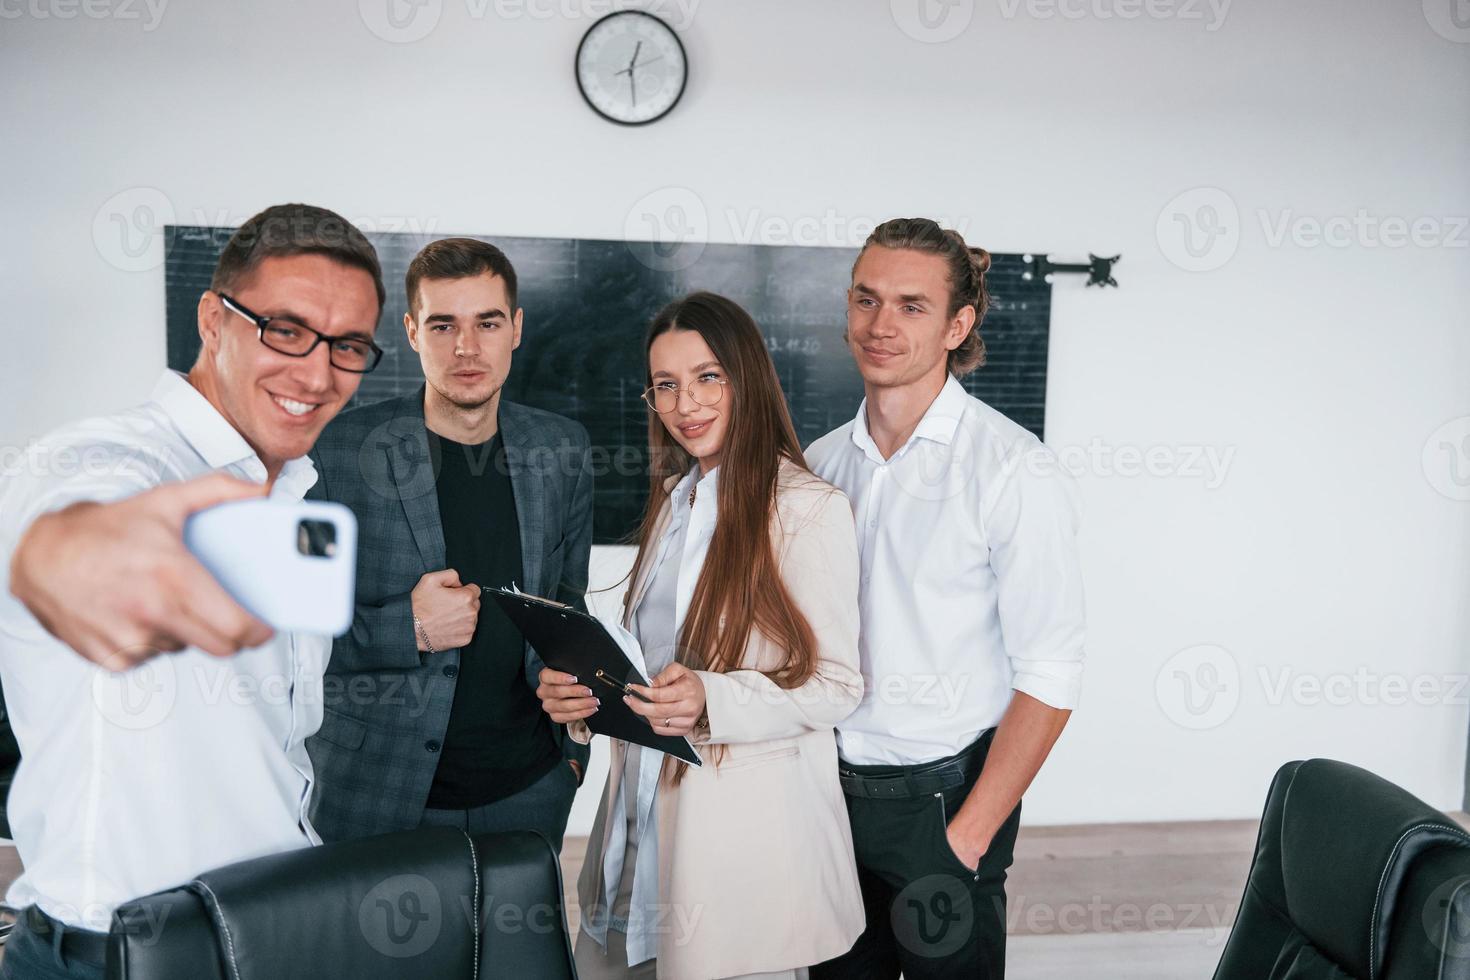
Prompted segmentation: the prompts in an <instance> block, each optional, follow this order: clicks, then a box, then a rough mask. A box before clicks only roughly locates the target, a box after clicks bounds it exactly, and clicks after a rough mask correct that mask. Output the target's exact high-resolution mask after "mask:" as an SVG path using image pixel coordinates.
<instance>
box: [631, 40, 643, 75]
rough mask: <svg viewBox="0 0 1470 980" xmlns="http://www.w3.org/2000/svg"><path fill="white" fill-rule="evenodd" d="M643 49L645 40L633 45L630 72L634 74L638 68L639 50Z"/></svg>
mask: <svg viewBox="0 0 1470 980" xmlns="http://www.w3.org/2000/svg"><path fill="white" fill-rule="evenodd" d="M642 50H643V42H642V41H639V42H638V43H637V44H635V45H633V57H632V58H630V59H628V73H629V74H632V72H633V69H634V68H636V67H638V52H639V51H642Z"/></svg>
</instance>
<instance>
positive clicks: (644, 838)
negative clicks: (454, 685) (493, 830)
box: [583, 466, 720, 966]
mask: <svg viewBox="0 0 1470 980" xmlns="http://www.w3.org/2000/svg"><path fill="white" fill-rule="evenodd" d="M719 472H720V471H719V467H716V468H715V469H713V470H710V472H709V473H707V474H706V475H704V476H703V477H700V476H699V467H698V466H696V467H695V468H694V469H693V470H691V471H690V472H689V473H688V474H687V475H686V476H685V477H684V478H683V479H682V480H680V481H679V483H678V484H676V485H675V487H674V489H673V490H672V491H670V493H671V504H672V513H671V516H670V520H669V524H668V527H667V528H665V529H664V533H663V535H662V537H660V538H659V540H658V542H657V544H656V545H655V551H654V554H655V555H656V556H657V558H656V559H655V564H654V571H653V573H652V575H653V577H652V578H651V579H650V580H649V585H648V589H647V590H646V591H645V593H644V596H643V599H642V601H641V602H640V603H639V605H638V607H637V608H636V609H635V610H634V612H633V629H634V633H635V635H636V636H637V640H638V645H639V647H640V648H641V651H640V659H644V660H645V661H646V662H645V663H639V662H638V661H637V660H635V661H634V664H635V666H638V667H640V668H641V669H644V670H646V673H645V674H644V676H645V677H647V678H648V679H649V680H652V679H653V676H654V675H655V674H657V673H659V671H661V670H663V669H664V668H665V667H667V666H668V665H669V664H670V663H672V662H673V661H674V654H675V653H676V652H677V643H678V636H679V631H680V630H681V629H683V626H684V617H685V615H686V614H687V613H688V612H689V601H690V599H692V598H693V596H694V586H695V584H696V583H698V581H699V573H700V571H701V570H702V569H703V568H704V559H705V555H706V554H707V553H708V552H709V544H710V539H711V538H712V537H713V536H714V533H715V519H716V516H717V514H718V511H717V509H716V506H715V501H716V498H717V497H718V496H719ZM696 486H697V487H698V489H697V490H696V493H695V498H696V504H695V505H694V506H693V507H691V506H690V504H689V491H690V489H691V488H694V487H696ZM635 760H636V765H637V769H638V771H637V773H636V774H634V773H631V772H630V773H626V774H625V775H624V778H623V779H622V781H621V782H620V783H619V784H618V794H617V798H616V799H614V800H612V801H611V803H612V809H611V810H610V811H609V815H608V820H609V821H610V824H611V827H610V835H609V838H608V842H607V849H606V850H605V851H604V852H603V857H602V869H603V875H602V887H603V900H604V902H605V905H604V908H606V909H612V908H613V902H614V900H615V898H616V897H617V891H618V884H619V882H620V881H621V879H622V873H623V856H624V854H625V853H626V850H627V843H628V820H626V819H625V818H624V816H623V814H624V813H625V808H626V807H627V803H628V801H627V798H626V796H625V795H624V794H626V793H627V792H628V787H629V785H630V782H632V783H634V784H636V786H637V793H638V799H637V801H636V806H637V821H636V824H635V827H634V830H635V832H636V833H637V844H638V858H637V864H636V865H635V866H634V868H633V891H632V900H631V901H630V903H629V908H628V918H627V920H626V921H618V920H613V921H612V922H611V923H610V925H611V928H615V929H618V930H620V931H621V932H623V933H626V935H627V937H628V939H627V950H628V965H629V966H637V965H638V964H639V963H642V962H645V961H646V960H651V959H653V958H654V957H655V956H657V955H658V941H659V929H660V928H667V923H665V922H663V921H662V920H663V917H661V916H660V915H659V909H658V902H659V897H658V808H657V807H655V806H654V805H653V803H654V799H655V798H656V796H657V793H658V779H659V773H660V771H661V770H662V768H663V762H664V754H663V753H662V752H655V751H652V750H649V749H642V748H639V747H636V746H630V747H629V753H628V756H627V761H628V765H629V767H630V768H631V767H632V766H633V765H634V764H635ZM635 775H636V779H635ZM597 918H598V919H599V922H598V923H596V924H595V925H594V924H593V923H591V922H589V917H584V918H583V923H584V928H585V929H586V930H587V932H588V933H589V934H590V935H592V937H593V938H594V939H596V940H597V941H598V942H599V943H600V944H601V945H603V946H604V947H605V946H606V945H607V936H606V932H605V929H606V928H607V925H605V924H604V923H605V922H606V919H607V917H606V916H598V917H597Z"/></svg>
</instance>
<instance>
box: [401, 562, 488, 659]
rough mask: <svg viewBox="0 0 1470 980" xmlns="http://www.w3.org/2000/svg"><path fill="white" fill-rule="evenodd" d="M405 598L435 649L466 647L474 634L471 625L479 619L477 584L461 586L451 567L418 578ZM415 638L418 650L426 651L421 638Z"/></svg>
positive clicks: (478, 589) (456, 574)
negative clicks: (407, 598) (417, 581)
mask: <svg viewBox="0 0 1470 980" xmlns="http://www.w3.org/2000/svg"><path fill="white" fill-rule="evenodd" d="M409 601H410V603H411V604H412V606H413V614H414V616H415V617H417V618H418V621H419V622H420V623H422V624H423V627H424V632H425V633H427V634H428V636H429V644H430V646H432V647H433V648H434V650H435V651H436V652H437V651H440V650H453V649H454V648H456V647H462V646H466V645H467V644H468V643H469V642H470V638H471V637H473V636H474V635H475V624H476V623H477V622H479V620H480V587H479V586H478V585H461V584H460V582H459V573H458V572H456V571H455V570H454V569H452V568H446V569H444V570H443V571H439V572H430V573H429V574H427V575H425V576H424V577H423V578H421V579H419V584H418V585H415V586H414V587H413V592H412V593H411V594H410V596H409ZM415 632H417V631H415ZM415 639H416V640H418V645H419V651H420V652H423V653H427V652H428V648H427V647H425V646H424V638H423V637H422V636H416V637H415Z"/></svg>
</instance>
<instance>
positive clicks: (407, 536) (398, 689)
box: [306, 387, 592, 840]
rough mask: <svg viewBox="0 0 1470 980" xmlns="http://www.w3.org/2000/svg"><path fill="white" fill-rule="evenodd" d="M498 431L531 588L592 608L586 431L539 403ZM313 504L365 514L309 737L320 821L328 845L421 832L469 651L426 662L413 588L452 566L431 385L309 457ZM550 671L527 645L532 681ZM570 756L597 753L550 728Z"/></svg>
mask: <svg viewBox="0 0 1470 980" xmlns="http://www.w3.org/2000/svg"><path fill="white" fill-rule="evenodd" d="M500 431H501V432H502V434H503V435H502V438H503V441H504V443H505V449H506V461H507V463H508V465H509V467H510V480H511V489H512V491H513V493H514V494H515V501H516V513H517V516H518V517H519V520H520V529H519V530H520V536H521V561H522V566H523V568H522V570H523V572H524V576H525V577H524V579H523V580H522V581H521V582H520V583H518V584H519V585H520V587H521V589H522V590H523V591H525V592H530V593H533V594H535V595H541V596H546V597H548V598H553V599H556V600H557V601H559V602H565V603H568V604H570V605H574V606H576V607H577V608H579V609H585V608H586V605H585V603H584V601H583V594H584V593H585V592H586V590H587V562H588V558H589V556H590V554H591V549H592V472H591V455H590V450H589V444H588V438H587V430H586V429H584V428H583V427H582V426H581V425H578V424H577V423H576V422H573V421H571V420H570V419H565V418H562V417H561V416H559V415H553V414H551V413H550V412H543V411H540V410H539V409H534V408H528V407H526V406H524V405H516V404H513V403H511V402H507V401H502V402H501V403H500ZM311 456H312V460H313V462H315V463H316V467H317V474H318V479H317V483H316V486H315V487H313V488H312V490H311V492H310V493H309V494H308V496H309V497H312V498H315V499H321V500H334V501H337V502H338V503H342V504H346V505H347V506H348V507H350V508H352V512H353V513H354V514H356V515H357V522H358V541H357V609H356V613H355V615H354V616H353V621H352V628H351V630H349V631H348V632H347V633H346V634H345V635H343V636H340V637H338V638H337V639H336V640H335V641H334V642H333V644H332V656H331V660H330V662H329V663H328V665H327V674H326V677H325V679H324V690H323V692H322V694H323V699H324V710H323V716H322V727H321V729H320V730H319V731H318V732H317V734H316V735H314V736H312V737H311V738H309V739H307V742H306V747H307V751H308V752H309V753H310V755H311V761H312V767H313V769H314V770H315V778H316V784H315V787H314V788H313V791H312V800H311V809H310V814H311V822H312V826H314V827H315V828H316V830H317V833H319V834H320V835H321V836H322V839H323V840H341V839H345V838H353V837H366V836H370V835H373V834H384V833H389V832H392V831H397V830H408V829H411V828H414V827H417V826H418V825H419V821H420V819H421V818H422V817H423V813H424V805H425V802H426V801H427V800H428V798H429V786H430V784H431V783H432V782H433V779H434V771H435V769H436V768H437V767H438V764H439V752H438V749H439V747H440V746H442V744H443V741H444V731H445V728H446V727H447V725H448V723H449V709H450V706H451V705H452V704H453V703H454V687H455V684H456V683H457V679H458V676H459V657H460V651H459V650H440V651H437V652H435V653H433V654H420V653H419V650H418V640H417V637H416V636H415V634H414V628H413V612H412V607H411V604H410V598H409V594H410V593H411V592H412V591H413V587H414V586H415V585H417V584H418V581H419V578H420V577H421V576H423V575H425V574H426V573H428V572H432V571H438V570H440V569H442V568H444V567H445V566H444V560H445V559H444V530H443V526H442V525H441V523H440V520H439V498H438V492H437V490H436V487H435V478H436V473H437V470H438V461H437V460H431V459H430V458H429V439H428V431H427V429H426V428H425V426H424V389H423V388H422V387H421V388H419V390H418V391H417V392H416V393H414V394H412V395H408V396H407V397H404V398H398V399H389V400H387V401H381V402H378V403H376V404H373V405H366V406H363V407H362V408H355V409H353V410H351V411H349V412H344V413H343V414H342V415H340V416H338V417H337V418H336V419H334V420H333V421H332V422H331V423H330V424H329V425H328V426H327V428H326V430H325V431H324V432H323V433H322V436H321V438H320V439H318V440H317V443H316V447H315V448H314V449H313V450H312V453H311ZM541 667H542V664H541V660H540V658H539V657H537V656H536V653H535V651H534V650H532V649H531V648H530V646H529V645H528V646H527V647H526V683H527V684H529V685H531V686H532V687H533V688H534V687H535V686H536V685H537V674H538V673H539V672H540V670H541ZM552 729H553V731H554V732H555V734H556V738H557V740H558V742H559V743H560V744H561V747H562V752H563V754H564V755H565V756H566V758H568V759H576V760H578V762H580V763H581V766H582V771H583V772H586V769H587V755H588V748H587V746H585V745H579V744H578V743H577V742H575V741H574V740H572V739H570V738H567V737H566V733H565V730H564V729H563V728H562V726H560V725H553V726H552Z"/></svg>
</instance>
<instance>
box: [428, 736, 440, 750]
mask: <svg viewBox="0 0 1470 980" xmlns="http://www.w3.org/2000/svg"><path fill="white" fill-rule="evenodd" d="M424 748H426V749H428V750H429V751H430V752H438V751H439V749H440V748H441V746H440V745H439V740H438V739H437V738H431V739H429V740H428V741H427V742H425V743H424Z"/></svg>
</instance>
